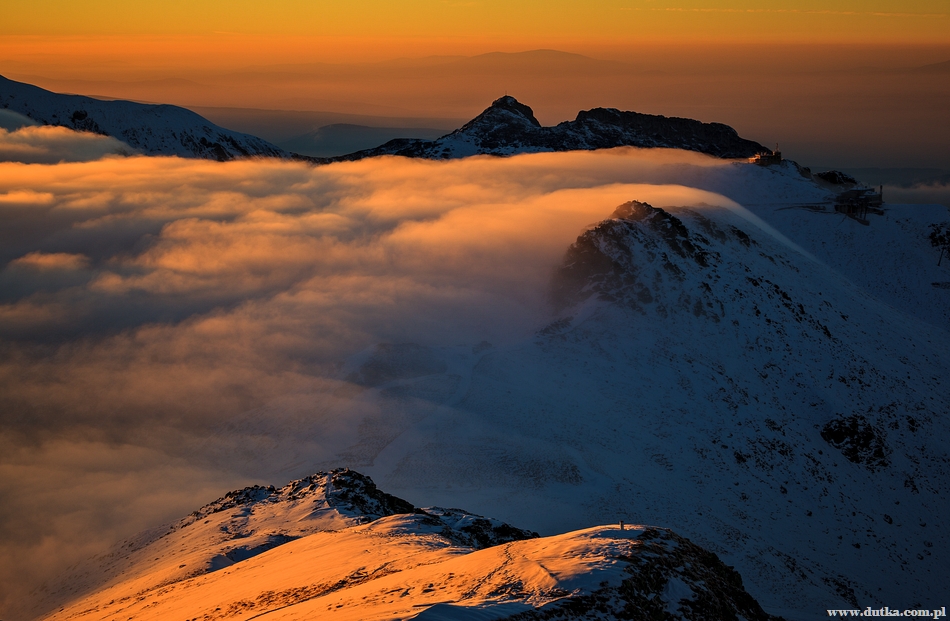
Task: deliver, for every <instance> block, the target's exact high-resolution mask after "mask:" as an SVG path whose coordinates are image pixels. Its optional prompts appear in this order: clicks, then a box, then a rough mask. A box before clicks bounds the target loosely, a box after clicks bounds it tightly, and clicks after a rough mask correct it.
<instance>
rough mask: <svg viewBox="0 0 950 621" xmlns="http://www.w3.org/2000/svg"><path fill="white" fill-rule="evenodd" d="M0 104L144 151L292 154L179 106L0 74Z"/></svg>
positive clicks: (227, 156) (225, 156) (214, 155)
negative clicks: (54, 87) (68, 90)
mask: <svg viewBox="0 0 950 621" xmlns="http://www.w3.org/2000/svg"><path fill="white" fill-rule="evenodd" d="M0 108H5V109H8V110H12V111H14V112H17V113H19V114H23V115H25V116H27V117H29V118H31V119H33V120H34V121H36V122H37V123H40V124H42V125H56V126H60V127H68V128H70V129H74V130H77V131H84V132H93V133H96V134H102V135H106V136H112V137H113V138H117V139H119V140H121V141H122V142H124V143H125V144H127V145H129V146H130V147H132V148H133V149H134V150H136V151H138V152H140V153H143V154H145V155H177V156H178V157H194V158H202V159H209V160H218V161H225V160H232V159H235V158H241V157H280V158H288V157H290V156H291V154H290V153H288V152H286V151H284V150H283V149H281V148H279V147H277V146H275V145H273V144H271V143H269V142H267V141H265V140H262V139H260V138H257V137H256V136H251V135H248V134H241V133H239V132H234V131H231V130H229V129H225V128H223V127H218V126H217V125H215V124H214V123H211V122H210V121H208V120H207V119H205V118H204V117H202V116H200V115H198V114H195V113H194V112H192V111H191V110H187V109H185V108H180V107H178V106H169V105H152V104H140V103H135V102H131V101H102V100H99V99H93V98H91V97H83V96H81V95H63V94H59V93H52V92H50V91H47V90H44V89H42V88H39V87H37V86H33V85H31V84H24V83H22V82H15V81H13V80H9V79H7V78H4V77H3V76H0Z"/></svg>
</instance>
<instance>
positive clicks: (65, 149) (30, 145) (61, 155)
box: [0, 110, 133, 164]
mask: <svg viewBox="0 0 950 621" xmlns="http://www.w3.org/2000/svg"><path fill="white" fill-rule="evenodd" d="M3 112H4V113H5V114H4V116H2V117H0V162H22V163H26V164H56V163H58V162H88V161H91V160H98V159H99V158H102V157H104V156H106V155H130V154H131V153H133V149H132V148H131V147H129V146H128V145H127V144H125V143H124V142H122V141H120V140H116V139H115V138H113V137H111V136H100V135H99V134H91V133H85V132H75V131H72V130H71V129H67V128H65V127H53V126H50V125H39V126H36V125H26V126H19V122H17V119H16V118H15V116H19V115H15V116H14V113H11V112H9V111H7V110H4V111H3ZM27 120H28V119H27ZM6 127H11V128H13V129H6Z"/></svg>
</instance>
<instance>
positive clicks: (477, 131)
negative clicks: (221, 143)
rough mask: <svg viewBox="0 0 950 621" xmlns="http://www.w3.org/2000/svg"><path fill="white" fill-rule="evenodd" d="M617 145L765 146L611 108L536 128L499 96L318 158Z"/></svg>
mask: <svg viewBox="0 0 950 621" xmlns="http://www.w3.org/2000/svg"><path fill="white" fill-rule="evenodd" d="M623 146H631V147H648V148H649V147H659V148H669V149H686V150H688V151H698V152H700V153H707V154H709V155H714V156H716V157H723V158H744V157H750V156H752V155H755V154H756V153H759V152H760V151H763V150H765V147H763V146H762V145H760V144H759V143H757V142H753V141H751V140H746V139H744V138H741V137H740V136H739V134H738V133H737V132H736V130H734V129H733V128H731V127H729V126H728V125H723V124H722V123H703V122H701V121H695V120H693V119H682V118H677V117H665V116H659V115H653V114H641V113H639V112H624V111H621V110H617V109H616V108H594V109H592V110H583V111H581V112H578V114H577V118H575V119H574V120H573V121H564V122H563V123H559V124H557V125H555V126H554V127H542V125H541V123H539V122H538V120H537V119H536V118H535V116H534V111H533V110H531V108H530V107H528V106H526V105H525V104H523V103H521V102H519V101H518V100H517V99H515V98H514V97H512V96H510V95H505V96H504V97H500V98H498V99H496V100H495V101H493V102H492V104H491V106H489V107H488V108H487V109H486V110H485V111H484V112H482V113H481V114H479V115H478V116H477V117H475V118H474V119H472V120H471V121H469V122H468V123H466V124H465V125H463V126H462V127H460V128H459V129H457V130H455V131H454V132H452V133H450V134H447V135H445V136H443V137H441V138H439V139H437V140H408V139H397V140H390V141H389V142H387V143H386V144H384V145H382V146H380V147H376V148H375V149H367V150H365V151H357V152H356V153H351V154H349V155H341V156H339V157H334V158H326V159H322V160H319V161H320V162H333V161H351V160H360V159H363V158H366V157H373V156H377V155H402V156H406V157H419V158H427V159H453V158H458V157H467V156H470V155H482V154H488V155H514V154H516V153H534V152H542V151H576V150H593V149H610V148H613V147H623Z"/></svg>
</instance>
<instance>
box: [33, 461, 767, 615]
mask: <svg viewBox="0 0 950 621" xmlns="http://www.w3.org/2000/svg"><path fill="white" fill-rule="evenodd" d="M473 534H474V535H475V537H473V536H472V535H473ZM262 538H266V539H269V540H270V541H271V542H272V545H270V546H269V547H266V548H265V549H259V548H260V547H258V548H252V547H249V546H252V545H254V544H256V543H258V542H259V541H260V540H261V539H262ZM276 539H280V541H279V542H275V541H274V540H276ZM224 542H227V544H224ZM225 547H230V548H231V549H230V551H228V552H227V553H226V554H225V555H224V556H222V555H221V554H220V553H221V552H222V551H223V550H224V549H225ZM209 555H214V556H210V558H209ZM100 560H101V561H103V562H102V564H101V565H100V568H99V569H100V571H99V572H94V573H92V574H91V575H90V576H89V578H88V581H87V584H88V585H94V586H90V590H91V591H92V592H91V593H88V594H86V595H85V596H84V597H82V598H80V599H78V600H76V601H73V602H71V603H69V604H68V605H65V606H63V607H61V608H60V609H59V610H58V611H57V612H55V613H53V614H52V615H50V616H48V617H47V618H48V619H64V620H65V619H112V618H119V617H121V618H123V619H176V620H180V619H207V620H212V619H222V618H227V619H252V618H257V617H259V616H261V615H265V614H266V615H267V617H268V619H312V618H321V619H323V618H327V619H354V620H370V619H380V620H381V619H401V618H417V619H502V618H516V619H534V618H545V619H560V618H579V617H580V618H591V619H593V618H602V617H603V616H604V615H611V616H619V615H623V614H629V612H630V611H631V610H634V611H636V614H637V615H642V614H651V615H654V616H655V615H656V614H664V613H665V614H668V615H669V616H666V617H664V618H670V619H705V618H710V615H714V616H716V617H717V618H722V617H723V615H724V616H726V617H732V618H735V615H737V614H738V615H741V616H742V617H743V618H746V619H750V620H751V619H761V620H765V619H768V618H769V617H768V615H766V614H765V613H764V612H763V611H762V609H761V607H759V605H758V604H757V603H756V602H755V600H753V599H752V598H751V597H749V595H748V594H747V593H746V592H745V591H744V590H743V589H742V581H741V578H740V577H739V576H738V574H736V573H735V572H734V571H733V570H732V569H731V568H729V567H727V566H725V565H723V564H722V562H720V561H719V559H718V558H716V556H715V555H713V554H710V553H709V552H707V551H705V550H703V549H702V548H699V547H698V546H696V545H694V544H692V543H691V542H689V541H688V540H686V539H684V538H682V537H680V536H678V535H676V534H674V533H672V532H670V531H668V530H665V529H656V528H649V527H633V528H630V527H627V528H626V529H623V528H619V527H618V526H616V525H614V526H600V527H594V528H588V529H585V530H582V531H577V532H572V533H567V534H564V535H559V536H555V537H547V538H543V539H539V538H537V535H536V534H534V533H529V532H526V531H520V530H518V529H515V528H512V527H510V526H508V525H506V524H501V523H499V522H497V521H493V520H487V519H485V518H480V517H477V516H472V515H469V514H466V513H465V512H462V511H458V510H444V509H438V508H432V509H426V510H417V509H414V508H413V507H412V505H410V504H409V503H407V502H405V501H402V500H399V499H397V498H394V497H392V496H388V495H386V494H384V493H382V492H379V491H378V490H376V489H375V486H373V484H372V482H371V481H369V480H368V479H366V478H365V477H362V476H361V475H359V474H358V473H355V472H350V471H341V470H337V471H333V472H330V473H318V474H316V475H312V476H310V477H307V478H306V479H304V480H301V481H295V482H292V483H290V484H288V485H287V486H285V487H284V488H282V489H280V490H275V489H274V488H261V487H255V488H247V489H245V490H240V491H237V492H232V493H230V494H228V495H227V496H225V497H224V498H221V499H219V500H218V501H216V502H214V503H211V504H209V505H207V506H205V507H203V508H202V509H200V510H199V511H196V512H195V513H193V514H192V515H191V516H189V517H188V518H185V519H183V520H181V521H179V522H178V523H176V524H173V525H172V526H171V527H169V528H168V530H167V532H165V533H164V534H162V535H160V536H156V534H155V533H145V534H143V535H142V536H140V537H139V538H138V539H136V540H133V541H130V542H127V543H125V544H124V545H123V546H121V547H119V548H118V549H117V550H115V551H114V552H113V553H112V554H111V555H109V556H108V557H105V558H104V559H100ZM107 566H109V567H111V568H112V570H111V572H106V573H108V576H107V575H106V573H102V572H101V569H102V568H104V567H107ZM176 566H177V568H176ZM118 567H121V568H122V569H121V570H120V571H116V569H117V568H118ZM72 582H73V583H74V584H75V583H76V581H75V579H73V581H72Z"/></svg>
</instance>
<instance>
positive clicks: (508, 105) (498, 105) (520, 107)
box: [482, 95, 541, 127]
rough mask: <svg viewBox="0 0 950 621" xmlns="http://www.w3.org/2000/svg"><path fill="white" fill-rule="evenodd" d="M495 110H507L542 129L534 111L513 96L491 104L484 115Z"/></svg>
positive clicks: (506, 96)
mask: <svg viewBox="0 0 950 621" xmlns="http://www.w3.org/2000/svg"><path fill="white" fill-rule="evenodd" d="M495 110H505V111H507V112H511V113H513V114H517V115H521V116H523V117H524V118H525V119H527V120H528V122H529V123H531V124H532V125H534V126H535V127H541V123H539V122H538V119H536V118H535V117H534V110H532V109H531V108H530V107H529V106H526V105H524V104H523V103H521V102H520V101H518V100H517V99H515V98H514V97H512V96H511V95H505V96H504V97H499V98H498V99H496V100H495V101H493V102H492V103H491V106H490V107H489V108H488V109H487V110H485V112H483V113H482V114H487V113H489V112H492V111H495Z"/></svg>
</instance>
